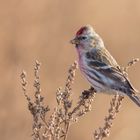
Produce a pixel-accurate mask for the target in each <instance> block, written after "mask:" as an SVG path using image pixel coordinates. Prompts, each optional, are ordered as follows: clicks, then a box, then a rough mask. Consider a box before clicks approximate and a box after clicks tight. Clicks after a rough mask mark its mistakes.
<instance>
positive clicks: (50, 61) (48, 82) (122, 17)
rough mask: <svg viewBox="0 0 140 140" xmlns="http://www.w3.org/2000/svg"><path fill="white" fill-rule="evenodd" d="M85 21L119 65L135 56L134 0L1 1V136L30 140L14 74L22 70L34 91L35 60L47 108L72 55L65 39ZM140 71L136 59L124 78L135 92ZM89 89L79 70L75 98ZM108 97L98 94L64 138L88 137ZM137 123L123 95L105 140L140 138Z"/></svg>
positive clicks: (1, 139) (138, 39)
mask: <svg viewBox="0 0 140 140" xmlns="http://www.w3.org/2000/svg"><path fill="white" fill-rule="evenodd" d="M85 24H91V25H93V26H94V28H95V30H96V31H97V32H98V33H99V34H100V35H101V36H102V38H103V39H104V42H105V45H106V46H107V48H108V49H109V50H110V52H111V53H112V54H113V56H114V57H115V58H116V59H117V61H118V62H119V64H120V65H122V66H124V65H125V64H126V63H127V62H128V61H129V60H130V59H131V58H134V57H140V1H139V0H117V1H114V0H107V1H106V0H94V1H93V0H77V1H76V0H69V1H68V0H0V79H1V80H0V140H9V139H10V140H31V137H30V135H31V124H32V122H31V115H30V113H29V111H28V110H27V104H26V100H25V98H24V96H23V94H22V90H21V86H20V78H19V75H20V73H21V71H22V69H25V70H26V71H27V73H28V82H29V87H28V90H29V93H30V95H31V94H33V88H32V81H33V64H34V61H35V60H36V59H38V60H39V61H40V62H41V63H42V68H41V74H40V75H41V86H42V94H43V95H44V96H45V97H46V104H49V105H50V107H51V108H52V107H53V106H54V103H55V91H56V89H57V88H58V87H59V86H63V85H64V83H65V79H66V76H67V69H68V67H69V66H70V64H71V63H73V62H74V60H76V59H77V56H76V51H75V48H74V47H73V46H72V45H71V44H69V40H70V39H71V38H73V37H74V34H75V31H76V30H77V29H78V28H79V27H81V26H83V25H85ZM139 71H140V63H139V64H136V66H135V67H133V68H132V69H131V70H130V72H129V77H130V79H131V81H132V82H133V84H134V85H135V87H136V88H137V89H139V90H140V74H139ZM88 87H89V84H88V83H87V81H86V80H85V79H84V78H83V77H82V76H81V74H80V72H79V70H78V72H77V76H76V82H75V85H74V93H75V95H74V98H77V97H78V96H79V95H80V92H81V91H82V90H83V89H84V88H88ZM111 97H112V96H108V95H103V94H98V95H97V96H96V100H95V101H94V103H93V110H92V112H91V113H89V114H88V115H87V116H85V117H84V118H82V119H80V121H79V122H78V123H77V124H75V125H73V126H72V127H71V129H70V133H69V138H68V140H90V139H92V133H93V132H94V130H95V129H96V128H98V127H99V126H101V125H103V118H104V116H105V115H106V114H107V109H108V107H109V101H110V99H111ZM139 122H140V108H138V107H137V106H136V105H135V104H134V103H132V102H131V101H130V100H129V99H128V98H127V97H126V99H125V101H124V103H123V107H122V108H121V112H120V113H119V114H118V116H117V118H116V120H115V121H114V125H113V128H112V131H111V135H110V137H109V138H107V139H108V140H118V139H119V140H125V139H126V140H139V139H140V123H139Z"/></svg>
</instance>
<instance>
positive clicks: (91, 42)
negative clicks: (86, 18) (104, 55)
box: [71, 25, 103, 50]
mask: <svg viewBox="0 0 140 140" xmlns="http://www.w3.org/2000/svg"><path fill="white" fill-rule="evenodd" d="M71 43H72V44H75V46H76V48H77V49H82V50H90V49H92V48H94V47H98V46H100V45H99V44H100V43H103V42H102V40H101V38H100V37H99V35H98V34H96V32H95V31H94V29H93V28H92V26H90V25H86V26H83V27H81V28H80V29H79V30H78V31H77V33H76V36H75V38H74V39H73V40H71ZM101 46H102V45H101Z"/></svg>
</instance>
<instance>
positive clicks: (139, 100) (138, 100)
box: [128, 91, 140, 107]
mask: <svg viewBox="0 0 140 140" xmlns="http://www.w3.org/2000/svg"><path fill="white" fill-rule="evenodd" d="M136 92H137V91H136ZM136 92H135V91H132V92H131V94H128V96H129V98H130V99H131V100H132V101H133V102H134V103H136V104H137V105H138V106H139V107H140V97H139V96H138V95H137V94H136Z"/></svg>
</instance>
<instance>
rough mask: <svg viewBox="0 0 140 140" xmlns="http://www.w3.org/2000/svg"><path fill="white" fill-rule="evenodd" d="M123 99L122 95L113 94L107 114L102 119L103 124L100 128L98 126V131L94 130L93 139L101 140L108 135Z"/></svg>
mask: <svg viewBox="0 0 140 140" xmlns="http://www.w3.org/2000/svg"><path fill="white" fill-rule="evenodd" d="M123 99H124V97H123V96H121V95H115V96H114V97H113V98H112V100H111V102H110V108H109V110H108V116H106V117H105V119H104V120H105V123H104V126H103V127H102V128H101V127H100V128H99V130H98V131H97V130H95V132H94V138H95V140H102V139H103V138H105V137H108V136H109V134H110V129H111V127H112V124H113V120H114V119H115V117H116V114H117V113H118V112H119V109H120V107H121V104H122V101H123Z"/></svg>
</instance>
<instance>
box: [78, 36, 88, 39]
mask: <svg viewBox="0 0 140 140" xmlns="http://www.w3.org/2000/svg"><path fill="white" fill-rule="evenodd" d="M85 39H87V37H86V36H80V37H79V40H85Z"/></svg>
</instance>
